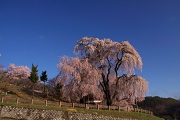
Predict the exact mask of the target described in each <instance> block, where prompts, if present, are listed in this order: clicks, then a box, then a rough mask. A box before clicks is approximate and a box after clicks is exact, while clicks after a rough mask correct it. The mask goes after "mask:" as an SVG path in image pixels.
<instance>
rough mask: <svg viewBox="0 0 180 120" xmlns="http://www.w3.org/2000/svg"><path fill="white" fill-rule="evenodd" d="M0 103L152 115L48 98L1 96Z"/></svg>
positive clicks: (149, 112)
mask: <svg viewBox="0 0 180 120" xmlns="http://www.w3.org/2000/svg"><path fill="white" fill-rule="evenodd" d="M1 103H5V104H16V105H18V104H26V105H42V106H54V107H72V108H85V109H97V110H117V111H127V112H139V113H146V114H150V115H153V112H152V111H148V110H144V109H141V108H133V109H132V108H130V107H122V106H106V105H95V104H81V103H67V102H61V101H59V102H57V101H48V100H44V101H42V100H33V99H31V100H25V99H21V98H6V97H1Z"/></svg>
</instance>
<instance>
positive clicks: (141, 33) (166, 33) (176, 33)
mask: <svg viewBox="0 0 180 120" xmlns="http://www.w3.org/2000/svg"><path fill="white" fill-rule="evenodd" d="M85 36H88V37H98V38H100V39H103V38H111V39H112V40H113V41H119V42H121V41H123V40H128V41H129V42H130V43H131V44H132V45H133V46H134V47H135V48H136V49H137V51H138V52H139V54H140V55H141V57H142V59H143V63H144V64H143V71H142V73H141V72H137V74H138V75H140V76H142V77H144V78H145V79H146V80H147V81H148V82H149V91H148V93H147V95H152V96H155V95H158V96H161V97H175V98H180V48H179V46H180V1H179V0H109V1H106V0H71V1H70V0H0V54H2V56H1V57H0V63H1V64H3V65H4V66H5V67H8V66H9V64H10V63H14V64H15V65H27V66H28V67H31V64H32V63H33V64H35V65H38V66H39V74H40V73H41V71H42V70H47V73H48V76H49V78H53V77H55V76H56V75H57V67H56V65H57V63H58V61H59V57H60V56H63V55H67V56H71V57H73V56H75V55H74V53H73V48H74V46H75V44H76V42H77V41H78V40H79V39H81V38H82V37H85Z"/></svg>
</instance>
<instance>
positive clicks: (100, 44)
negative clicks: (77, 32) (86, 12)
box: [74, 37, 147, 105]
mask: <svg viewBox="0 0 180 120" xmlns="http://www.w3.org/2000/svg"><path fill="white" fill-rule="evenodd" d="M74 52H75V53H76V54H77V55H79V56H81V58H83V59H87V60H88V62H89V63H90V64H91V65H92V66H93V67H94V68H96V69H97V70H98V73H99V74H100V76H101V79H100V80H99V84H100V86H101V88H102V91H103V93H104V96H105V99H106V104H107V105H112V104H113V102H114V101H118V100H121V99H123V98H129V99H131V101H135V99H136V100H138V101H142V100H143V99H144V96H145V93H146V91H147V82H146V81H145V79H143V78H142V77H140V76H137V75H135V69H139V70H141V69H142V65H143V63H142V59H141V57H140V55H139V54H138V52H137V51H136V50H135V48H134V47H133V46H132V45H131V44H130V43H129V42H128V41H123V42H113V41H112V40H110V39H103V40H100V39H98V38H93V37H90V38H88V37H84V38H82V39H80V40H79V41H78V42H77V45H76V46H75V48H74Z"/></svg>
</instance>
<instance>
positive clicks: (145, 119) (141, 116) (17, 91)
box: [0, 82, 162, 120]
mask: <svg viewBox="0 0 180 120" xmlns="http://www.w3.org/2000/svg"><path fill="white" fill-rule="evenodd" d="M0 89H1V95H0V97H4V99H5V100H4V102H3V103H0V105H11V106H20V107H27V108H38V109H52V110H61V111H67V112H68V111H70V112H80V113H84V114H86V113H88V114H96V115H104V116H112V117H120V118H133V119H138V120H162V119H161V118H158V117H156V116H154V115H149V114H145V113H137V112H124V111H120V112H119V111H115V110H97V109H85V108H72V107H67V106H63V107H59V106H58V105H57V106H54V105H53V106H45V105H44V104H42V101H44V100H45V98H43V97H42V96H38V93H36V97H34V101H36V104H33V105H32V104H30V102H29V103H27V102H24V101H31V95H30V94H28V92H23V90H22V89H23V88H22V87H20V86H16V85H10V84H8V83H6V82H0ZM4 91H5V92H4ZM7 91H8V92H7ZM6 92H7V94H6ZM16 98H19V99H21V103H20V104H16V102H15V99H16ZM13 99H14V101H12V100H13ZM6 101H8V102H6ZM22 101H23V102H22Z"/></svg>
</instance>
